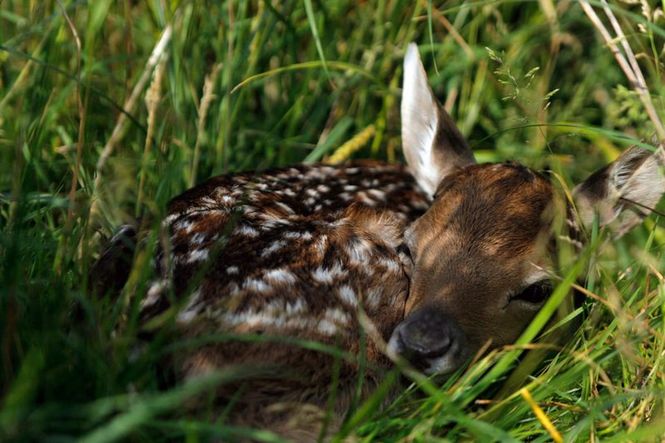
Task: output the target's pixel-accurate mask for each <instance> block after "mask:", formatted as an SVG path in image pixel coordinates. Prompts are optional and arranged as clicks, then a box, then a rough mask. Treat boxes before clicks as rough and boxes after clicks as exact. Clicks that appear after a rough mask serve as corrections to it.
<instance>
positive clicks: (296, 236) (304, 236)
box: [284, 231, 313, 240]
mask: <svg viewBox="0 0 665 443" xmlns="http://www.w3.org/2000/svg"><path fill="white" fill-rule="evenodd" d="M284 238H288V239H291V240H311V239H312V238H313V236H312V233H311V232H308V231H303V232H295V231H289V232H286V233H284Z"/></svg>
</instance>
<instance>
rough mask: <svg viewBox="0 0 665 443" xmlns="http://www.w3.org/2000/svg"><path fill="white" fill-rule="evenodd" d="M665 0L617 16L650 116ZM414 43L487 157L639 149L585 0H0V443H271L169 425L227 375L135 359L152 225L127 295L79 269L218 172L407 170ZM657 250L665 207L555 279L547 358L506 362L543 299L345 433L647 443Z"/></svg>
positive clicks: (641, 135)
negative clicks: (405, 90)
mask: <svg viewBox="0 0 665 443" xmlns="http://www.w3.org/2000/svg"><path fill="white" fill-rule="evenodd" d="M591 5H592V6H594V7H595V8H596V10H597V11H599V14H600V15H601V16H602V12H601V6H602V5H601V3H600V2H591ZM664 6H665V5H664V4H663V3H662V2H659V1H653V0H649V1H647V0H643V1H639V0H632V1H615V2H611V5H610V7H611V10H612V11H613V12H614V14H615V15H616V17H617V18H618V21H619V23H620V25H621V26H622V28H623V30H624V32H625V34H626V36H627V41H628V43H629V45H630V46H631V47H632V48H633V50H634V52H635V54H636V55H637V60H638V62H639V65H640V67H641V69H642V71H643V72H644V75H645V77H646V81H647V86H648V88H649V91H650V94H651V97H652V100H653V101H654V105H655V108H656V110H657V111H658V112H659V113H660V114H661V115H665V106H664V103H663V97H664V96H663V92H664V89H665V83H664V82H663V79H664V76H663V69H664V65H663V50H664V46H663V45H664V43H665V17H664V16H663V7H664ZM606 23H607V22H606ZM410 41H415V42H417V43H418V44H419V46H420V50H421V54H422V56H423V60H424V62H425V64H426V67H427V69H428V71H429V75H430V78H431V83H432V85H433V88H434V90H435V93H436V94H437V95H438V96H439V97H440V98H441V100H442V102H444V103H445V106H446V108H447V109H448V110H449V111H450V113H451V114H452V115H453V117H454V118H455V120H456V121H457V122H458V123H459V127H460V128H461V130H462V132H463V133H464V134H465V135H466V136H467V137H468V138H469V140H470V142H471V144H472V146H473V148H474V149H475V151H476V153H477V157H478V159H479V161H503V160H518V161H520V162H522V163H524V164H527V165H529V166H531V167H534V168H543V167H549V168H551V169H552V170H553V171H554V172H556V173H557V174H559V175H560V176H561V177H562V178H563V181H564V182H565V183H568V184H569V185H571V184H572V183H575V182H576V181H579V180H581V179H582V178H584V177H586V176H587V175H588V174H589V173H590V172H592V171H593V170H595V169H597V168H598V167H600V166H602V165H604V164H605V163H607V162H608V161H610V160H612V159H613V158H615V157H616V156H617V155H618V153H619V152H620V151H622V150H623V149H625V148H626V147H627V146H629V145H630V144H633V143H643V144H646V145H648V144H649V143H650V141H651V140H652V136H653V134H654V126H653V122H652V120H650V119H649V118H648V116H647V114H646V112H645V111H644V108H643V106H642V102H641V101H640V99H639V96H638V94H637V93H636V92H634V90H633V88H632V85H631V84H630V83H628V81H627V80H626V77H625V76H624V74H623V72H622V71H621V70H620V69H619V67H618V66H617V63H616V61H615V59H614V57H613V55H612V53H611V51H610V50H609V49H608V47H607V46H606V45H605V43H604V42H603V41H602V40H601V39H600V37H599V34H598V31H597V29H596V28H595V27H594V26H593V25H592V23H591V22H590V21H589V19H588V17H587V16H586V15H585V14H584V12H583V10H582V8H581V7H580V4H579V3H578V2H576V1H570V0H559V1H555V0H539V1H524V0H523V1H520V0H518V1H508V0H505V1H500V0H499V1H472V2H462V1H426V0H421V1H413V0H409V1H407V0H372V1H369V0H367V1H363V0H325V1H324V0H279V1H276V0H225V1H221V0H220V1H209V2H203V1H194V0H181V1H178V0H171V1H166V0H145V1H141V2H138V1H131V0H126V1H111V0H95V1H94V2H93V1H90V2H87V1H82V0H74V1H70V0H57V1H53V0H41V1H35V0H0V354H1V355H0V360H1V362H0V405H1V409H0V440H2V441H31V440H39V441H58V442H65V441H74V440H77V441H79V440H80V441H85V442H106V441H117V440H121V441H159V440H172V439H176V440H180V439H184V440H186V441H190V442H196V441H206V440H207V439H208V438H210V437H215V438H221V439H222V440H229V439H230V440H232V439H234V438H238V437H243V436H244V437H252V438H255V439H258V440H264V441H277V440H278V439H277V437H275V436H272V435H269V434H268V433H265V432H259V431H254V430H248V429H241V428H233V427H230V426H228V425H226V424H224V423H223V417H222V418H221V419H219V421H218V422H217V423H213V422H211V421H209V417H200V416H189V415H188V414H186V413H184V412H182V410H183V408H182V406H183V404H186V401H187V400H188V399H189V398H191V397H193V396H196V395H200V393H201V392H203V391H205V390H208V389H210V388H211V386H212V385H214V384H215V383H222V382H224V379H223V378H222V379H219V378H217V379H215V380H203V381H199V382H194V383H188V384H185V385H177V386H175V387H173V388H170V389H168V390H163V389H160V387H159V382H158V377H156V376H155V374H156V371H155V367H156V365H157V364H158V362H159V358H160V356H161V355H163V353H164V352H165V350H166V349H167V348H168V346H169V345H168V344H167V343H165V342H163V341H160V340H155V341H154V342H152V343H151V344H150V345H149V346H148V348H147V350H145V352H143V353H142V354H140V355H138V356H137V355H135V354H133V349H134V348H135V344H136V342H137V327H136V322H135V321H134V320H135V315H133V314H135V311H136V310H135V307H136V300H137V299H139V298H140V294H142V292H141V291H142V290H143V289H144V288H145V285H146V282H147V281H148V280H149V279H150V272H151V271H150V267H149V266H147V263H148V260H147V257H149V252H150V248H151V247H154V239H155V236H154V235H153V236H152V237H151V239H152V243H151V242H147V246H144V247H143V248H142V251H141V252H139V253H138V254H137V256H136V258H135V265H134V267H133V272H132V276H131V279H130V283H129V285H128V287H127V288H125V291H124V292H123V297H122V298H121V299H120V300H109V299H101V300H99V299H95V298H93V297H91V296H90V291H89V288H88V287H87V283H86V278H85V276H86V274H87V272H88V269H89V267H90V265H91V263H92V261H93V260H94V259H95V258H96V256H97V254H98V251H99V247H100V246H99V245H100V242H101V241H102V239H103V238H104V237H107V236H109V235H110V234H111V233H112V232H113V229H114V228H115V227H117V226H118V225H119V224H121V223H122V222H126V221H128V220H132V219H134V218H135V217H137V216H142V217H143V219H144V220H152V222H150V223H155V222H156V221H158V220H159V218H160V215H161V214H162V213H163V212H164V209H165V207H166V203H167V201H168V200H169V198H171V197H173V196H175V195H177V194H178V193H179V192H181V191H183V190H184V189H186V188H187V187H189V186H191V185H192V184H195V183H197V182H199V181H202V180H204V179H205V178H207V177H209V176H211V175H213V174H220V173H225V172H230V171H237V170H246V169H260V168H265V167H268V166H275V165H286V164H290V163H294V162H301V161H308V162H314V161H320V160H323V159H326V158H327V157H328V156H330V155H332V154H333V153H334V152H335V151H336V150H337V148H338V147H339V146H340V145H342V144H344V143H345V142H347V141H349V140H351V142H350V143H348V144H346V145H345V149H344V150H343V151H342V152H340V151H337V157H336V158H339V157H342V158H344V157H347V156H349V155H353V156H354V157H359V158H362V157H373V158H381V159H387V160H389V161H400V158H401V154H400V134H399V96H400V90H399V86H400V81H401V80H400V79H401V62H402V57H403V54H404V49H405V47H406V45H407V43H408V42H410ZM334 158H335V157H334ZM660 207H661V208H662V207H663V205H662V203H661V205H660ZM659 225H660V226H659ZM150 226H152V228H153V231H154V232H156V231H157V229H156V225H155V224H153V225H149V226H148V227H150ZM151 245H152V246H151ZM664 247H665V229H664V228H663V226H662V222H661V221H659V219H658V218H657V217H655V216H652V217H650V218H649V219H648V220H647V222H646V223H645V225H644V227H641V228H639V229H637V230H636V231H635V232H633V233H631V234H630V235H628V236H626V237H625V238H622V239H621V240H620V241H613V242H602V241H594V242H592V247H591V248H590V249H589V251H587V254H586V255H585V256H586V257H587V258H589V257H590V260H588V261H585V262H584V263H582V262H571V263H568V264H566V265H565V266H564V269H563V270H562V277H563V280H562V281H563V283H562V285H561V286H560V290H559V293H564V292H567V290H568V289H569V287H570V285H571V283H572V281H573V280H574V277H575V276H576V275H577V274H579V273H580V272H582V271H583V270H584V272H587V273H588V275H589V276H590V277H589V279H588V280H587V287H586V288H587V295H588V297H587V298H588V301H587V302H586V303H585V305H584V306H582V307H581V308H578V309H576V310H573V311H572V313H570V314H569V315H568V316H567V317H566V318H565V319H564V320H562V322H560V324H564V325H565V324H570V323H572V322H576V321H581V322H582V327H581V328H579V329H578V330H577V332H576V333H575V335H574V336H573V337H570V338H569V339H568V340H567V342H566V343H564V345H563V346H562V347H560V348H556V349H554V350H553V351H552V352H550V353H547V354H541V353H535V354H534V353H533V352H532V353H531V355H535V356H536V357H534V358H529V357H527V358H522V359H520V360H516V358H517V357H518V356H519V355H520V354H521V352H522V351H524V350H528V349H534V348H538V345H529V344H528V341H529V339H530V338H531V337H530V336H529V334H531V336H533V335H535V334H536V333H537V332H538V330H539V329H540V328H542V326H543V325H544V322H545V321H546V320H547V317H548V316H549V315H551V314H552V313H553V312H554V311H555V310H556V308H557V306H556V304H548V306H547V307H546V309H545V313H544V314H543V316H541V317H539V319H537V322H536V323H538V322H539V324H537V325H536V326H534V328H532V329H531V330H530V331H531V332H530V333H529V334H527V336H525V337H524V338H523V340H522V341H521V342H520V343H518V345H516V346H515V347H513V348H510V349H503V350H499V351H497V352H494V353H492V354H490V355H489V356H487V357H486V358H484V359H483V360H481V361H480V362H479V363H478V364H477V365H475V366H473V367H472V368H471V369H470V370H468V371H466V372H465V373H463V374H459V376H458V377H455V378H453V379H451V380H450V381H448V382H446V383H445V384H444V385H443V387H435V386H434V385H433V384H432V382H430V381H428V380H421V379H417V380H416V381H415V383H414V385H413V386H412V387H411V388H410V389H409V390H407V392H405V393H404V395H403V396H402V397H400V398H399V399H398V400H397V401H395V402H394V403H392V404H391V405H389V406H388V407H387V409H381V408H379V407H378V404H379V403H380V398H374V399H373V400H372V401H370V402H369V403H367V404H365V405H363V406H361V407H360V408H359V409H358V410H357V411H356V412H355V413H353V414H352V416H351V419H350V422H349V423H350V424H349V425H348V426H347V427H346V428H345V429H344V430H343V432H342V433H341V434H340V436H339V438H340V439H341V438H342V437H343V436H345V435H346V436H351V437H349V438H356V439H357V440H358V441H445V440H453V441H454V440H458V439H471V440H480V441H491V440H500V441H513V440H530V441H549V440H551V439H554V440H559V441H560V439H564V440H566V441H575V440H580V441H586V440H588V441H598V440H603V441H626V440H631V441H640V440H649V441H652V440H660V438H661V436H662V435H663V434H665V410H664V409H663V398H664V396H665V392H663V388H664V387H665V385H664V381H665V372H664V371H665V367H664V366H665V335H664V334H665V324H664V323H663V312H664V311H665V282H664V281H663V275H662V272H663V269H665V267H664V259H663V250H664ZM580 263H582V264H580ZM114 331H115V332H114Z"/></svg>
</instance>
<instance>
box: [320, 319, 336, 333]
mask: <svg viewBox="0 0 665 443" xmlns="http://www.w3.org/2000/svg"><path fill="white" fill-rule="evenodd" d="M316 330H317V331H319V332H320V333H321V334H323V335H335V333H336V332H337V326H335V324H334V323H333V322H331V321H329V320H326V319H323V320H321V321H320V322H319V324H318V326H317V327H316Z"/></svg>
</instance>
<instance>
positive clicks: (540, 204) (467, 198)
mask: <svg viewBox="0 0 665 443" xmlns="http://www.w3.org/2000/svg"><path fill="white" fill-rule="evenodd" d="M552 198H553V189H552V185H551V184H550V182H549V181H548V180H547V179H545V178H544V177H543V176H541V175H540V174H538V173H536V172H534V171H532V170H531V169H529V168H527V167H525V166H521V165H518V164H490V165H477V166H476V165H474V166H470V167H467V168H465V169H463V170H461V171H459V172H458V173H456V174H454V175H452V176H450V177H448V178H447V179H446V180H444V181H443V182H442V183H441V186H440V187H439V190H438V192H437V194H436V197H435V200H436V201H435V203H434V204H435V205H437V206H441V207H444V208H447V211H445V212H447V213H448V215H449V217H450V218H452V219H454V220H458V221H460V222H464V219H471V220H472V221H473V220H486V219H494V220H496V221H497V222H499V224H501V223H500V222H501V221H502V220H506V218H507V219H508V220H512V221H515V222H517V221H521V222H522V223H525V222H527V223H528V224H529V225H538V224H540V223H541V215H542V213H543V212H544V211H545V210H546V209H547V207H548V206H549V205H550V203H551V202H552ZM529 222H531V223H529ZM511 229H513V230H514V227H513V228H511Z"/></svg>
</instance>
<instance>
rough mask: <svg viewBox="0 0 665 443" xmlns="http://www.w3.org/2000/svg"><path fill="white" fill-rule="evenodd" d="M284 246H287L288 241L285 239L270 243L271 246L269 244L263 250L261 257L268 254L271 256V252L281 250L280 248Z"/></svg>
mask: <svg viewBox="0 0 665 443" xmlns="http://www.w3.org/2000/svg"><path fill="white" fill-rule="evenodd" d="M284 246H286V242H285V241H283V240H277V241H274V242H272V243H271V244H270V246H268V247H267V248H265V249H264V250H263V251H261V257H267V256H269V255H270V254H272V253H274V252H277V251H279V250H280V249H282V248H283V247H284Z"/></svg>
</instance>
